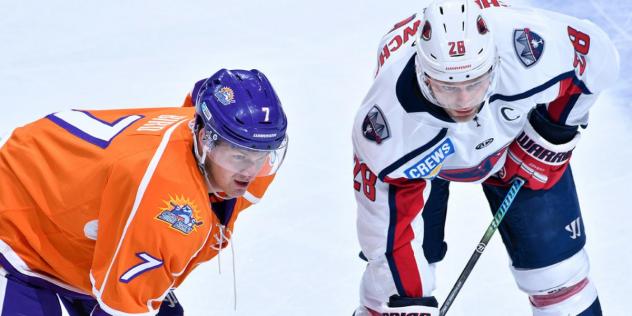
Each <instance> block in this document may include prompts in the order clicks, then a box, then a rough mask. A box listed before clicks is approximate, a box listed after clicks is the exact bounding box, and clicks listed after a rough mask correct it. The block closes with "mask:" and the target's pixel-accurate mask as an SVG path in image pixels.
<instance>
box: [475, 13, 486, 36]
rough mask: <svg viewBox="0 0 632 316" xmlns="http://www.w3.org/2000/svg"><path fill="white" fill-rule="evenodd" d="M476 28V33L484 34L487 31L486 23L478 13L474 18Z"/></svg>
mask: <svg viewBox="0 0 632 316" xmlns="http://www.w3.org/2000/svg"><path fill="white" fill-rule="evenodd" d="M476 28H477V29H478V33H479V34H481V35H485V34H487V32H489V29H488V28H487V23H485V20H484V19H483V17H482V16H480V15H479V16H478V18H476Z"/></svg>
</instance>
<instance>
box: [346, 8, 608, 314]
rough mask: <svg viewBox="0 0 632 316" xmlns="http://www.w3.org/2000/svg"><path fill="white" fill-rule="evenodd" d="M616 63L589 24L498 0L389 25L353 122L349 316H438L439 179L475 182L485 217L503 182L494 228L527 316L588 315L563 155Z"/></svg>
mask: <svg viewBox="0 0 632 316" xmlns="http://www.w3.org/2000/svg"><path fill="white" fill-rule="evenodd" d="M618 71H619V56H618V53H617V51H616V49H615V48H614V46H613V44H612V43H611V41H610V40H609V38H608V36H607V35H606V34H605V33H604V32H603V31H602V30H601V29H599V28H598V27H597V26H595V25H594V24H593V23H591V22H589V21H586V20H580V19H576V18H573V17H569V16H565V15H562V14H558V13H553V12H549V11H544V10H537V9H531V8H513V7H509V6H506V5H504V4H502V3H500V2H499V1H497V0H476V1H474V0H450V1H447V0H443V1H436V2H433V3H431V4H430V5H429V6H428V7H427V8H426V9H425V10H424V12H423V13H421V14H416V15H413V16H412V17H410V18H408V19H406V20H404V21H402V22H400V23H398V24H397V25H395V27H394V28H393V29H392V30H391V31H390V32H389V33H388V34H387V35H386V36H385V37H384V38H383V39H382V41H381V44H380V46H379V50H378V66H377V71H376V74H375V81H374V83H373V85H372V86H371V88H370V90H369V92H368V94H367V96H366V97H365V99H364V101H363V103H362V106H361V108H360V109H359V110H358V112H357V115H356V118H355V122H354V126H353V146H354V155H355V156H354V163H355V167H354V188H355V190H356V200H357V205H358V218H357V230H358V238H359V241H360V245H361V248H362V253H361V256H362V257H363V258H364V259H366V261H367V262H368V264H367V266H366V270H365V271H364V275H363V278H362V284H361V290H360V296H361V297H360V305H361V306H360V307H359V308H358V309H357V310H356V311H355V315H356V316H362V315H431V316H434V315H438V314H439V311H438V302H437V300H436V299H435V298H434V297H433V290H434V289H435V284H436V282H435V273H434V266H435V263H437V262H439V261H441V260H442V259H443V257H444V256H445V253H446V251H447V245H446V243H445V241H444V225H445V217H446V210H447V200H448V187H449V183H450V182H451V181H459V182H471V183H480V184H482V187H483V191H484V193H485V196H486V198H487V200H488V201H489V204H490V208H491V210H492V212H493V211H495V210H496V209H497V208H498V206H499V204H500V203H501V201H502V199H503V197H504V196H505V194H506V192H507V190H508V187H509V184H510V183H511V182H512V180H513V179H515V178H516V177H520V178H523V179H525V180H526V181H527V183H526V184H525V187H524V188H523V189H522V191H520V193H519V194H518V196H517V197H516V200H515V201H514V203H513V205H512V206H511V208H510V209H509V211H508V213H507V215H506V217H505V219H504V221H503V222H502V224H501V225H500V227H499V231H500V234H501V237H502V240H503V242H504V244H505V247H506V249H507V252H508V254H509V257H510V259H511V263H512V264H511V270H512V273H513V276H514V278H515V280H516V283H517V285H518V287H519V289H520V290H522V291H523V292H525V293H526V294H527V295H528V301H527V300H525V302H529V303H530V304H531V306H532V311H533V315H542V316H545V315H546V316H548V315H582V316H590V315H601V307H600V303H599V299H598V295H597V290H596V287H595V285H594V283H593V282H592V281H591V280H590V277H589V262H588V256H587V254H586V251H585V250H584V245H585V242H586V234H585V233H584V229H583V221H582V217H581V212H580V207H579V203H578V201H577V195H576V190H575V184H574V182H573V176H572V172H571V168H570V167H569V166H568V163H569V160H570V158H571V153H572V151H573V149H574V148H575V146H576V144H577V143H578V141H579V139H580V131H579V128H580V127H582V128H585V127H586V126H587V124H588V111H589V108H590V107H591V106H592V105H593V104H594V103H595V100H596V98H597V96H598V95H599V93H600V92H601V91H602V90H603V89H605V88H606V87H608V86H609V85H611V84H612V83H613V82H614V81H615V80H616V78H617V75H618ZM452 211H453V212H459V211H465V210H452ZM483 313H485V312H483Z"/></svg>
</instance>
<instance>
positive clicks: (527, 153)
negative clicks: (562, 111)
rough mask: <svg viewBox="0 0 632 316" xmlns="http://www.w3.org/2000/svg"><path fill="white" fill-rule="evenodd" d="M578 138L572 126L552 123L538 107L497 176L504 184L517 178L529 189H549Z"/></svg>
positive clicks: (564, 168)
mask: <svg viewBox="0 0 632 316" xmlns="http://www.w3.org/2000/svg"><path fill="white" fill-rule="evenodd" d="M538 131H541V132H540V133H538ZM579 138H580V133H579V132H577V127H576V126H566V125H558V124H555V123H553V122H551V121H550V120H549V119H548V116H547V115H546V113H545V112H544V111H542V108H538V109H534V110H533V111H531V114H530V117H529V121H528V122H527V124H526V126H525V128H524V130H523V131H522V133H521V134H520V135H518V137H516V139H515V140H514V141H513V143H511V145H509V152H508V153H507V160H506V162H505V166H504V167H503V168H502V169H501V170H500V171H499V172H498V174H497V175H498V177H499V178H500V179H501V181H502V182H504V183H510V182H511V181H512V180H513V179H514V178H516V177H520V178H523V179H524V180H525V181H526V184H525V187H527V188H529V189H531V190H547V189H550V188H551V187H553V186H554V185H555V184H556V183H557V181H558V180H559V179H560V178H561V177H562V175H563V174H564V171H565V170H566V167H567V166H568V162H569V161H570V159H571V154H572V152H573V149H575V145H576V144H577V142H578V141H579Z"/></svg>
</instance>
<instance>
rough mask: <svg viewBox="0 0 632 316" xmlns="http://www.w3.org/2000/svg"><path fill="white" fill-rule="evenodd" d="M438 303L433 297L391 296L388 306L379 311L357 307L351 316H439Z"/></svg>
mask: <svg viewBox="0 0 632 316" xmlns="http://www.w3.org/2000/svg"><path fill="white" fill-rule="evenodd" d="M438 306H439V303H437V300H436V299H435V298H434V297H421V298H411V297H400V296H396V295H393V296H391V299H390V301H389V302H388V305H383V306H381V307H380V310H379V311H374V310H372V309H369V308H366V307H364V306H362V307H359V308H358V309H356V310H355V312H354V313H353V316H383V315H418V316H439V308H438Z"/></svg>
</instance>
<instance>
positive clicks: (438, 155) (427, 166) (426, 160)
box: [404, 138, 454, 179]
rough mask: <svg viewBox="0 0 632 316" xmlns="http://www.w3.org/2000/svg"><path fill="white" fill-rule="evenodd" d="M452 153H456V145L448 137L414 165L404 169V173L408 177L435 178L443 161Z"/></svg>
mask: <svg viewBox="0 0 632 316" xmlns="http://www.w3.org/2000/svg"><path fill="white" fill-rule="evenodd" d="M452 154H454V145H453V144H452V141H451V140H450V139H449V138H448V139H446V140H444V141H443V143H441V144H439V145H438V146H437V147H435V148H434V149H433V150H432V152H430V153H429V154H428V155H427V156H425V157H423V158H422V159H421V160H419V161H418V162H417V163H416V164H414V165H413V166H412V167H410V168H408V169H406V170H404V174H405V175H406V177H407V178H408V179H419V178H434V177H436V176H437V174H438V173H439V171H440V170H441V167H442V166H443V162H444V161H445V160H446V158H448V156H450V155H452Z"/></svg>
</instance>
